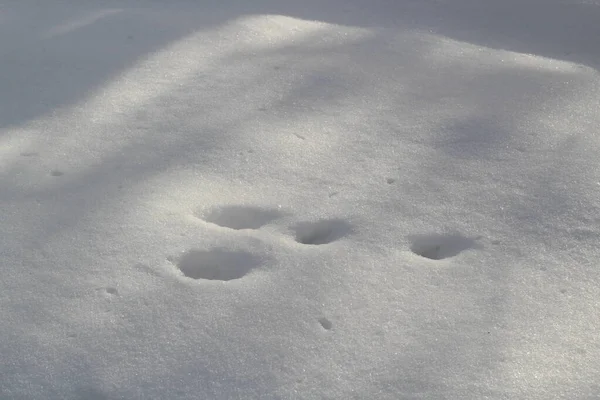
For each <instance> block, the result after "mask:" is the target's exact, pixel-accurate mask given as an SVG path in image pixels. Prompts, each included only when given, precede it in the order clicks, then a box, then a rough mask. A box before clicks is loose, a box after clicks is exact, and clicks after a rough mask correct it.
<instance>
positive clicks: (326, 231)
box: [293, 219, 352, 245]
mask: <svg viewBox="0 0 600 400" xmlns="http://www.w3.org/2000/svg"><path fill="white" fill-rule="evenodd" d="M293 230H294V231H295V232H296V241H297V242H298V243H302V244H307V245H321V244H327V243H331V242H334V241H336V240H338V239H341V238H342V237H344V236H346V235H348V234H349V233H351V232H352V226H351V225H350V224H349V223H348V222H346V221H343V220H340V219H332V220H321V221H318V222H301V223H299V224H297V225H296V226H294V227H293Z"/></svg>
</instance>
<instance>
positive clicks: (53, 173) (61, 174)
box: [50, 169, 65, 176]
mask: <svg viewBox="0 0 600 400" xmlns="http://www.w3.org/2000/svg"><path fill="white" fill-rule="evenodd" d="M64 174H65V173H64V172H62V171H59V170H57V169H53V170H52V171H50V175H52V176H63V175H64Z"/></svg>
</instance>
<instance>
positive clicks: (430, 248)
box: [411, 234, 480, 260]
mask: <svg viewBox="0 0 600 400" xmlns="http://www.w3.org/2000/svg"><path fill="white" fill-rule="evenodd" d="M412 242H413V245H412V246H411V250H412V252H413V253H415V254H418V255H420V256H421V257H425V258H429V259H430V260H443V259H445V258H450V257H454V256H456V255H458V254H459V253H461V252H462V251H464V250H468V249H473V248H479V247H480V246H479V244H478V243H477V242H476V241H475V240H474V239H471V238H467V237H464V236H462V235H460V234H447V235H439V234H432V235H419V236H413V237H412Z"/></svg>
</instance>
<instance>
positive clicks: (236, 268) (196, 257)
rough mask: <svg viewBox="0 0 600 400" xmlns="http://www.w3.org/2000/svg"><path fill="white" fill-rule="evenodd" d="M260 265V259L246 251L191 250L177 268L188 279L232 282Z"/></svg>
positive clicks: (182, 258) (180, 260)
mask: <svg viewBox="0 0 600 400" xmlns="http://www.w3.org/2000/svg"><path fill="white" fill-rule="evenodd" d="M260 263H261V260H260V259H259V258H258V257H256V256H255V255H253V254H251V253H247V252H244V251H228V250H224V249H213V250H210V251H204V250H189V251H188V252H186V253H185V254H184V255H183V256H182V257H181V258H180V259H179V261H178V263H177V267H178V268H179V269H180V270H181V272H182V273H183V274H184V275H185V276H187V277H188V278H192V279H207V280H217V281H230V280H233V279H239V278H241V277H243V276H244V275H246V274H248V273H249V272H250V271H251V270H252V269H254V268H256V267H258V266H259V265H260Z"/></svg>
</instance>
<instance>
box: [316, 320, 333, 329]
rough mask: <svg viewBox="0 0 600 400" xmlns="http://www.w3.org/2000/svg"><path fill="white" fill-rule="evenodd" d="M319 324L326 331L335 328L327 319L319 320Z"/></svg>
mask: <svg viewBox="0 0 600 400" xmlns="http://www.w3.org/2000/svg"><path fill="white" fill-rule="evenodd" d="M319 323H320V324H321V326H322V327H323V329H325V330H330V329H331V328H333V324H332V323H331V321H330V320H328V319H327V318H319Z"/></svg>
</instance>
